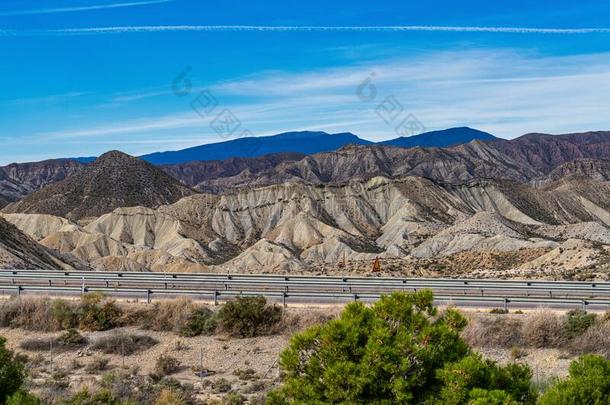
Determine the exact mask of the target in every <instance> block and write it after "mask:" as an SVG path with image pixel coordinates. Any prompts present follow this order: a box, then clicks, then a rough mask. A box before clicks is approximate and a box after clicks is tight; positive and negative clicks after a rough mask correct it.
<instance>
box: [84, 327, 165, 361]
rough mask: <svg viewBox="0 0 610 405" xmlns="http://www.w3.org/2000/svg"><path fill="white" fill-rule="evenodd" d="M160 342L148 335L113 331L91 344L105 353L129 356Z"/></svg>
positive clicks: (93, 347)
mask: <svg viewBox="0 0 610 405" xmlns="http://www.w3.org/2000/svg"><path fill="white" fill-rule="evenodd" d="M157 343H159V342H158V341H157V340H156V339H154V338H152V337H150V336H147V335H136V334H124V333H120V332H119V333H113V334H111V335H108V336H104V337H101V338H99V339H97V340H96V341H95V342H94V343H93V345H92V346H91V348H92V349H94V350H99V351H101V352H102V353H105V354H116V355H125V356H129V355H131V354H134V353H137V352H140V351H144V350H148V349H149V348H151V347H153V346H154V345H156V344H157Z"/></svg>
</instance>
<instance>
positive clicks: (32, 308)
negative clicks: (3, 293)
mask: <svg viewBox="0 0 610 405" xmlns="http://www.w3.org/2000/svg"><path fill="white" fill-rule="evenodd" d="M0 326H1V327H12V328H23V329H26V330H31V331H36V332H55V331H58V330H61V325H60V323H59V322H57V320H55V318H54V317H53V306H52V301H51V300H50V299H49V298H24V297H22V298H13V299H9V300H8V301H3V302H2V303H0Z"/></svg>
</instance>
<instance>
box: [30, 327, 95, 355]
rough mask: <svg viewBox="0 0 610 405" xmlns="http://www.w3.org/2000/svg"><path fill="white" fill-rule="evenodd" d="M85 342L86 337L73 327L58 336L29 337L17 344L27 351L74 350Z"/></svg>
mask: <svg viewBox="0 0 610 405" xmlns="http://www.w3.org/2000/svg"><path fill="white" fill-rule="evenodd" d="M86 344H87V339H86V338H85V337H84V336H82V335H81V334H80V333H78V331H77V330H75V329H68V330H67V331H65V332H64V333H62V334H61V335H60V336H59V337H48V338H29V339H24V340H22V341H21V343H20V344H19V347H21V348H22V349H23V350H29V351H33V352H36V351H52V350H54V351H64V350H75V349H78V348H80V347H82V346H84V345H86Z"/></svg>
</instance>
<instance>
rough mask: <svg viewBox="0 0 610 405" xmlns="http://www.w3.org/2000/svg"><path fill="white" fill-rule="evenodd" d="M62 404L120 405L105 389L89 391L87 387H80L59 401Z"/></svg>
mask: <svg viewBox="0 0 610 405" xmlns="http://www.w3.org/2000/svg"><path fill="white" fill-rule="evenodd" d="M61 404H62V405H122V403H121V402H120V401H117V400H116V399H115V398H114V397H113V396H112V393H111V392H110V391H109V390H107V389H102V390H99V391H97V392H95V393H93V394H92V393H90V392H89V390H88V389H87V388H84V389H82V390H81V391H79V392H77V393H76V394H74V395H72V396H71V397H69V398H67V399H65V400H64V401H62V402H61Z"/></svg>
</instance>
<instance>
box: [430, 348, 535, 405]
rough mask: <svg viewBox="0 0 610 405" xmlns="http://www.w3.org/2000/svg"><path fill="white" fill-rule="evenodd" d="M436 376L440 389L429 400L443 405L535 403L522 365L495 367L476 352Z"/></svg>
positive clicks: (529, 373)
mask: <svg viewBox="0 0 610 405" xmlns="http://www.w3.org/2000/svg"><path fill="white" fill-rule="evenodd" d="M437 376H438V378H439V380H440V382H441V389H440V392H439V393H438V394H436V393H435V394H432V398H430V399H429V401H428V402H429V403H438V402H435V401H437V400H438V399H440V401H439V402H440V403H443V404H473V403H480V404H489V403H492V404H493V403H498V404H504V403H510V404H517V403H518V404H535V403H536V394H535V392H534V391H533V389H532V388H531V384H530V381H531V378H532V372H531V370H530V369H529V368H528V367H526V366H523V365H518V364H509V365H507V366H506V367H499V366H498V365H496V364H495V363H493V362H492V361H489V360H484V359H482V358H481V356H480V355H469V356H466V357H464V358H462V359H461V360H460V361H458V362H455V363H449V364H447V365H445V367H444V368H443V369H442V370H440V371H439V372H438V373H437ZM486 401H491V402H486Z"/></svg>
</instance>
